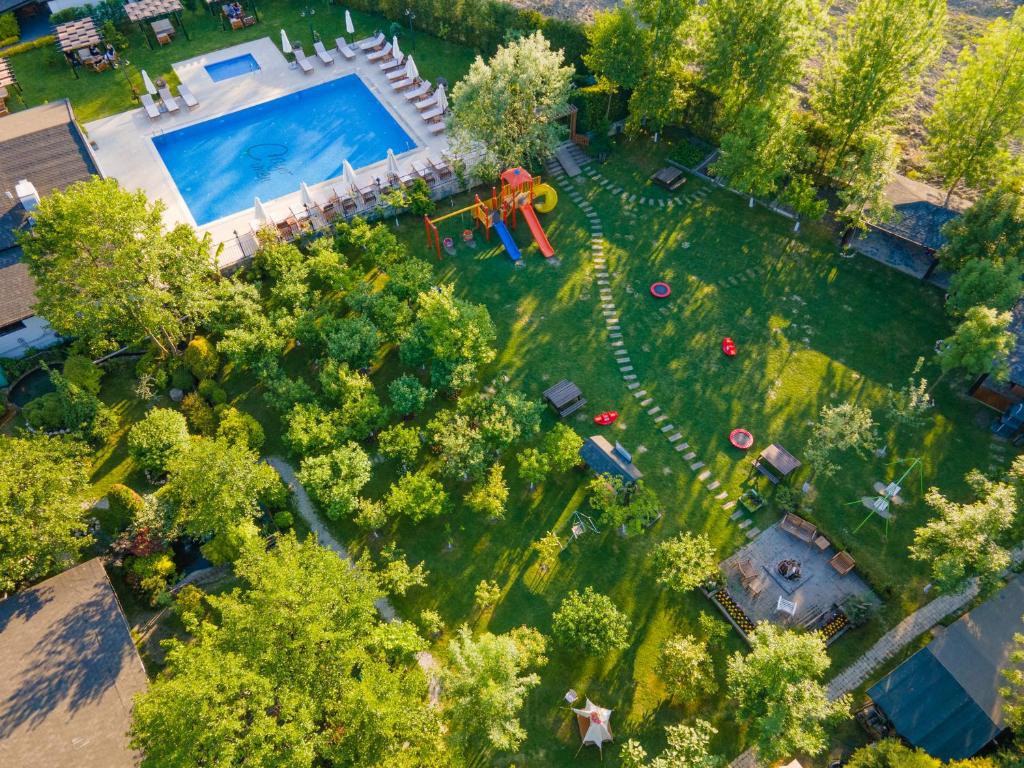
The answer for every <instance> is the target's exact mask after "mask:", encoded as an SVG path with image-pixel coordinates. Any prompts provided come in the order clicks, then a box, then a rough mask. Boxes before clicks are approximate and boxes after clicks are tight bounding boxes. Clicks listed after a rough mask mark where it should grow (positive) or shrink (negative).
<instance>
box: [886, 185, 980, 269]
mask: <svg viewBox="0 0 1024 768" xmlns="http://www.w3.org/2000/svg"><path fill="white" fill-rule="evenodd" d="M885 196H886V198H887V199H888V201H889V202H890V203H891V204H892V207H893V209H894V210H895V215H894V216H893V218H892V219H890V220H888V221H882V222H878V223H876V224H873V225H872V226H873V227H874V228H875V229H877V230H879V231H880V232H884V233H886V234H889V235H893V236H894V237H896V238H898V239H900V240H905V241H907V242H909V243H913V244H914V245H919V246H921V247H923V248H927V249H928V250H930V251H937V250H938V249H939V248H941V247H942V246H943V244H945V242H946V238H945V237H944V236H943V235H942V227H943V226H945V224H946V223H947V222H949V221H951V220H952V219H955V218H956V217H957V216H959V215H960V214H961V213H963V212H964V211H965V210H967V208H968V207H969V205H970V203H968V202H967V201H965V200H962V199H961V198H958V197H956V196H954V197H952V198H950V200H949V203H948V205H947V204H945V199H946V194H945V192H943V191H942V190H939V189H936V188H935V187H932V186H930V185H928V184H924V183H922V182H920V181H914V180H913V179H909V178H907V177H906V176H895V177H894V178H893V180H892V181H891V182H889V185H888V186H887V187H886V189H885Z"/></svg>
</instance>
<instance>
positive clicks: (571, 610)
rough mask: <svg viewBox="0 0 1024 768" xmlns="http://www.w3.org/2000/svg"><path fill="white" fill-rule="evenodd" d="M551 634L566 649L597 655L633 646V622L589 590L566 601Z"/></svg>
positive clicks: (605, 598)
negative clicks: (630, 642)
mask: <svg viewBox="0 0 1024 768" xmlns="http://www.w3.org/2000/svg"><path fill="white" fill-rule="evenodd" d="M551 631H552V633H553V634H554V636H555V639H556V640H558V642H559V643H561V644H562V645H565V646H568V647H570V648H578V649H580V650H582V651H584V652H586V653H591V654H595V655H597V654H601V653H605V652H607V651H613V650H622V649H624V648H626V647H628V646H629V632H630V621H629V619H628V618H627V617H626V615H625V614H624V613H622V611H620V610H619V609H618V608H616V607H615V603H613V602H612V599H611V598H610V597H608V596H607V595H602V594H601V593H599V592H595V591H594V588H593V587H587V588H586V589H585V590H583V592H579V591H578V590H573V591H572V592H570V593H569V594H568V595H567V596H566V597H565V599H564V600H562V604H561V606H559V608H558V610H557V611H555V613H554V615H553V616H552V617H551Z"/></svg>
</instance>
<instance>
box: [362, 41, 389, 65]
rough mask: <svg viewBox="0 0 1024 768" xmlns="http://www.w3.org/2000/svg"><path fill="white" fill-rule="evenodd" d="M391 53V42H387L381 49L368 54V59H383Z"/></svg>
mask: <svg viewBox="0 0 1024 768" xmlns="http://www.w3.org/2000/svg"><path fill="white" fill-rule="evenodd" d="M390 53H391V43H387V44H386V45H385V46H384V47H383V48H381V49H380V50H379V51H374V52H373V53H371V54H370V55H369V56H367V57H366V60H367V61H380V60H381V59H383V58H384V57H385V56H387V55H388V54H390Z"/></svg>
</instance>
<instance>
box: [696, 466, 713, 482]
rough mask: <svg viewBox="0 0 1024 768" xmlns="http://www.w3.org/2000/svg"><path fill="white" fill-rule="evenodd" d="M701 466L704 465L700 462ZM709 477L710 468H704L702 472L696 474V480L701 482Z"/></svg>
mask: <svg viewBox="0 0 1024 768" xmlns="http://www.w3.org/2000/svg"><path fill="white" fill-rule="evenodd" d="M703 466H704V465H703V464H701V467H703ZM699 468H700V467H698V469H699ZM709 477H711V470H710V469H705V470H704V471H703V472H701V473H700V474H699V475H697V479H698V480H700V481H701V482H702V483H703V482H704V481H705V480H707V479H708V478H709Z"/></svg>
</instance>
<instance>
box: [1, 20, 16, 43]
mask: <svg viewBox="0 0 1024 768" xmlns="http://www.w3.org/2000/svg"><path fill="white" fill-rule="evenodd" d="M12 37H13V38H14V42H18V38H20V37H21V29H20V28H19V27H18V19H17V18H15V16H14V14H13V13H0V39H3V40H8V39H10V38H12Z"/></svg>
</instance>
